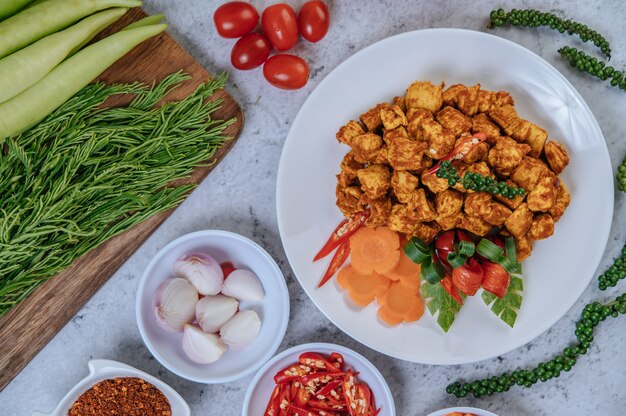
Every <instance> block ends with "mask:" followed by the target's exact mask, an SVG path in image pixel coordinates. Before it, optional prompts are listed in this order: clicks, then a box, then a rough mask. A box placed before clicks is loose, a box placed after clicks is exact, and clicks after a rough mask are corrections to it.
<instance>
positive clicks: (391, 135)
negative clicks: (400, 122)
mask: <svg viewBox="0 0 626 416" xmlns="http://www.w3.org/2000/svg"><path fill="white" fill-rule="evenodd" d="M398 137H400V138H402V139H407V140H408V139H409V135H408V133H407V132H406V129H405V128H404V127H403V126H400V127H396V128H395V129H391V130H383V141H384V142H385V143H387V144H389V143H391V142H392V141H394V140H395V139H397V138H398Z"/></svg>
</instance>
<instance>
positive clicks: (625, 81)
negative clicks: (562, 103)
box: [559, 46, 626, 90]
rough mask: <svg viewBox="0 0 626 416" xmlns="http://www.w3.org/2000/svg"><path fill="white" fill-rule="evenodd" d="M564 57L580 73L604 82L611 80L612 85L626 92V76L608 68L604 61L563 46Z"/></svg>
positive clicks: (561, 50) (562, 53)
mask: <svg viewBox="0 0 626 416" xmlns="http://www.w3.org/2000/svg"><path fill="white" fill-rule="evenodd" d="M559 53H560V54H561V56H562V57H564V58H565V59H567V60H568V61H569V63H570V65H572V66H573V67H576V68H578V69H579V70H580V71H583V72H587V73H589V74H591V75H593V76H595V77H597V78H600V79H601V80H602V81H606V80H608V79H609V78H611V85H612V86H613V87H619V88H621V89H622V90H626V76H624V73H623V72H622V71H618V70H616V69H615V68H613V67H612V66H606V64H605V63H604V62H602V61H599V60H597V59H596V58H594V57H593V56H589V55H587V54H586V53H584V52H583V51H579V50H578V49H576V48H571V47H569V46H563V47H562V48H561V49H559Z"/></svg>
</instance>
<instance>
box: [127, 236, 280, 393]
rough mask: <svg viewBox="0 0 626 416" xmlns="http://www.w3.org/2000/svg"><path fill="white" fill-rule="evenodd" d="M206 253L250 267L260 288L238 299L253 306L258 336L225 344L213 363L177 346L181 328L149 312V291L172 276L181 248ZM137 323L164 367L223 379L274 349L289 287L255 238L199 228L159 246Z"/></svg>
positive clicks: (197, 377) (191, 376)
mask: <svg viewBox="0 0 626 416" xmlns="http://www.w3.org/2000/svg"><path fill="white" fill-rule="evenodd" d="M191 252H201V253H206V254H209V255H211V256H212V257H214V258H215V259H216V260H217V261H218V262H219V263H223V262H227V261H228V262H231V263H233V265H234V266H235V267H236V268H240V269H247V270H250V271H252V272H254V273H255V274H256V275H257V276H258V278H259V280H260V281H261V284H262V285H263V290H264V292H265V298H264V299H263V300H262V301H260V302H247V301H241V302H240V303H239V306H240V308H241V309H252V310H254V311H255V312H256V313H257V314H258V315H259V317H260V318H261V331H260V333H259V336H258V337H257V338H256V339H255V340H254V341H253V342H252V344H250V345H249V346H247V347H246V348H244V349H243V350H239V351H233V350H230V349H229V350H228V351H227V352H226V353H224V355H223V356H222V357H221V358H220V359H219V360H218V361H216V362H214V363H212V364H206V365H203V364H196V363H194V362H193V361H191V360H190V359H189V358H187V356H186V355H185V353H184V351H183V349H182V337H183V333H182V332H178V333H168V332H166V331H164V330H163V329H162V328H160V327H159V326H158V325H157V323H156V320H155V317H154V303H153V302H154V293H155V291H156V289H157V287H158V286H159V285H160V284H161V282H163V281H164V280H165V279H168V278H170V277H172V264H174V262H175V261H176V259H178V258H179V257H181V256H182V255H184V254H187V253H191ZM135 312H136V316H137V325H138V327H139V333H140V334H141V338H142V339H143V341H144V343H145V344H146V346H147V347H148V349H149V350H150V352H151V353H152V355H154V357H155V358H156V359H157V360H158V361H159V362H160V363H161V364H162V365H163V366H165V367H166V368H167V369H168V370H170V371H171V372H173V373H175V374H177V375H178V376H180V377H183V378H186V379H187V380H191V381H195V382H198V383H207V384H217V383H228V382H231V381H234V380H238V379H240V378H242V377H245V376H247V375H249V374H251V373H253V372H254V371H256V370H257V369H258V368H259V367H261V366H262V365H263V363H265V362H266V361H267V360H269V359H270V358H271V357H272V355H274V353H275V352H276V350H277V349H278V347H279V345H280V343H281V341H282V339H283V337H284V336H285V331H286V330H287V323H288V321H289V292H288V291H287V285H286V283H285V278H284V277H283V274H282V272H281V271H280V268H279V267H278V265H277V264H276V262H275V261H274V259H272V257H271V256H270V255H269V254H268V253H267V252H266V251H265V250H263V248H262V247H261V246H259V245H258V244H256V243H255V242H254V241H252V240H250V239H248V238H246V237H243V236H241V235H238V234H235V233H231V232H228V231H220V230H204V231H197V232H194V233H191V234H187V235H184V236H182V237H180V238H177V239H176V240H174V241H172V242H171V243H169V244H168V245H166V246H165V247H163V248H162V249H161V250H159V252H158V253H157V254H156V256H154V258H153V259H152V261H150V263H149V264H148V266H147V267H146V270H145V271H144V273H143V275H142V276H141V281H140V282H139V289H138V290H137V299H136V304H135Z"/></svg>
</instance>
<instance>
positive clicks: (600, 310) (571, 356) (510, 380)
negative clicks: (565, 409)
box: [446, 293, 626, 398]
mask: <svg viewBox="0 0 626 416" xmlns="http://www.w3.org/2000/svg"><path fill="white" fill-rule="evenodd" d="M620 314H622V315H624V314H626V293H624V294H622V295H620V296H619V297H618V298H617V299H616V300H615V301H614V302H611V303H609V304H606V305H602V304H600V303H598V302H593V303H590V304H588V305H587V306H585V308H584V309H583V312H582V314H581V319H580V321H578V322H577V323H576V331H575V334H576V338H577V339H578V344H577V345H575V346H572V347H567V348H565V349H564V350H563V353H561V354H559V355H557V356H556V357H555V358H553V359H552V360H550V361H547V362H544V363H540V364H539V365H538V366H536V367H535V368H532V369H530V370H517V371H513V372H512V373H505V374H502V375H500V376H494V377H491V378H486V379H482V380H475V381H472V382H469V383H460V382H456V383H452V384H450V385H449V386H448V387H447V389H446V391H447V392H448V394H453V395H455V396H456V397H459V398H461V397H466V396H467V395H468V394H472V395H474V396H475V397H481V396H490V395H492V394H494V393H502V392H505V391H507V390H509V389H510V388H511V387H512V386H514V385H518V386H522V387H532V386H533V385H534V384H535V383H537V382H538V381H541V382H545V381H548V380H550V379H552V378H556V377H558V376H559V375H560V374H561V372H563V371H570V370H571V369H572V367H573V366H574V365H575V364H576V359H577V358H578V357H579V356H581V355H585V354H586V353H587V351H588V350H589V347H590V346H591V343H592V342H593V330H594V328H595V327H596V326H598V324H599V323H600V322H602V321H604V320H605V319H606V318H608V317H614V318H615V317H617V316H619V315H620Z"/></svg>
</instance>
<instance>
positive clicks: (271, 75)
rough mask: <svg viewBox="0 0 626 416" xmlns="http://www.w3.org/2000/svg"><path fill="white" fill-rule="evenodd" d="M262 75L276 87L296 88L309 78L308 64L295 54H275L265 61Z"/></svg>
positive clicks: (300, 86) (303, 84)
mask: <svg viewBox="0 0 626 416" xmlns="http://www.w3.org/2000/svg"><path fill="white" fill-rule="evenodd" d="M263 75H264V76H265V79H266V80H267V81H268V82H269V83H270V84H272V85H273V86H275V87H276V88H282V89H284V90H297V89H298V88H302V87H304V86H305V85H306V83H307V81H308V80H309V66H308V65H307V64H306V62H305V61H304V59H302V58H300V57H298V56H295V55H288V54H282V55H275V56H272V57H271V58H270V59H268V60H267V61H265V64H264V65H263Z"/></svg>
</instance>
